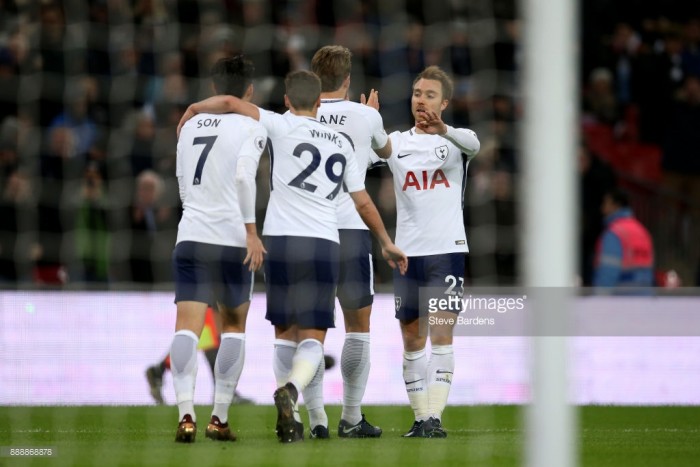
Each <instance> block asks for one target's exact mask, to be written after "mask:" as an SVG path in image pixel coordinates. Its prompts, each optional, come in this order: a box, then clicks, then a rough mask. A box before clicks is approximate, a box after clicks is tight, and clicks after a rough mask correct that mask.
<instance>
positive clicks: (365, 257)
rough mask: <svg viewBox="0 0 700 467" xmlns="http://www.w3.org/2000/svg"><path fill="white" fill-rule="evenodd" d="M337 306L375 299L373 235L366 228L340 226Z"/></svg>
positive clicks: (356, 305) (358, 305)
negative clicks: (342, 227)
mask: <svg viewBox="0 0 700 467" xmlns="http://www.w3.org/2000/svg"><path fill="white" fill-rule="evenodd" d="M338 234H339V235H340V278H339V280H338V301H339V302H340V306H342V307H343V308H349V309H359V308H364V307H366V306H370V305H371V304H372V302H373V301H374V270H373V268H372V237H370V233H369V230H360V229H340V230H338Z"/></svg>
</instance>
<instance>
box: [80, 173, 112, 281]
mask: <svg viewBox="0 0 700 467" xmlns="http://www.w3.org/2000/svg"><path fill="white" fill-rule="evenodd" d="M107 212H108V211H107V197H106V194H105V188H104V176H103V174H102V170H101V167H100V165H99V164H98V163H97V162H95V161H92V162H90V163H88V165H87V167H86V168H85V172H84V174H83V181H82V186H81V189H80V200H79V202H78V206H77V213H76V215H77V216H76V223H75V249H76V255H77V260H78V264H77V265H76V267H77V271H76V274H75V275H74V277H76V278H78V279H80V280H83V281H84V282H102V283H106V282H107V281H108V280H109V267H110V263H109V240H110V229H109V224H108V218H107V217H108V216H107ZM71 275H73V274H71Z"/></svg>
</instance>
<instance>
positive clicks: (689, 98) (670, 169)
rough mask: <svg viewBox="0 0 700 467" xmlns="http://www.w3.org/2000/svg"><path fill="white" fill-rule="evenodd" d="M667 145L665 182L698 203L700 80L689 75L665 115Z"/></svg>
mask: <svg viewBox="0 0 700 467" xmlns="http://www.w3.org/2000/svg"><path fill="white" fill-rule="evenodd" d="M665 118H666V121H667V122H668V123H667V126H666V142H665V145H664V155H663V159H662V165H663V168H664V182H665V184H666V185H667V186H668V187H669V188H671V189H672V190H673V191H675V192H677V193H679V194H680V193H682V194H683V196H684V197H686V199H687V200H688V201H690V202H691V204H698V203H700V179H699V177H700V156H699V155H698V148H700V131H698V129H700V77H699V76H694V75H689V76H687V77H686V78H685V81H684V83H683V89H682V91H681V93H680V94H679V98H678V100H677V101H676V102H675V104H674V106H673V110H672V112H671V114H670V115H667V116H665Z"/></svg>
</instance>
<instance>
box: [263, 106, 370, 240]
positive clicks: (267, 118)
mask: <svg viewBox="0 0 700 467" xmlns="http://www.w3.org/2000/svg"><path fill="white" fill-rule="evenodd" d="M260 123H262V124H263V126H265V128H266V129H267V132H268V135H269V137H270V145H269V148H270V202H269V204H268V206H267V213H266V215H265V224H264V226H263V235H271V236H279V235H288V236H296V237H315V238H324V239H326V240H330V241H333V242H336V243H339V240H338V217H337V214H336V209H337V206H338V197H339V195H340V193H341V192H342V189H343V182H345V186H346V187H347V189H348V191H349V192H351V193H352V192H355V191H361V190H364V187H365V186H364V182H363V179H362V176H361V175H360V171H359V170H358V167H357V162H356V161H355V156H354V154H353V148H352V145H351V144H350V141H349V140H348V139H347V138H346V137H345V136H343V135H342V134H340V133H338V132H336V131H335V130H333V129H331V128H328V127H327V126H325V125H323V124H322V123H320V122H319V121H318V120H315V119H313V118H310V117H302V116H298V115H294V114H292V113H286V114H284V115H279V114H276V113H274V112H268V111H265V110H262V109H261V110H260Z"/></svg>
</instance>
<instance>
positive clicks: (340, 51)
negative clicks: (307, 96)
mask: <svg viewBox="0 0 700 467" xmlns="http://www.w3.org/2000/svg"><path fill="white" fill-rule="evenodd" d="M351 66H352V52H350V50H349V49H348V48H347V47H343V46H342V45H326V46H324V47H321V48H320V49H318V50H317V51H316V53H315V54H314V56H313V58H312V59H311V71H313V72H314V73H316V74H317V75H318V77H319V78H320V79H321V91H323V92H331V91H337V90H338V89H340V86H342V84H343V81H345V78H347V77H348V76H350V69H351Z"/></svg>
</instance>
